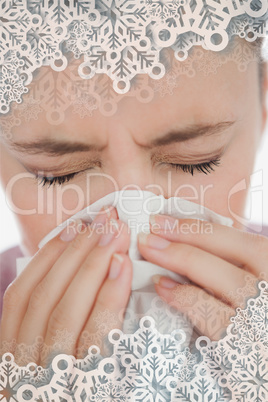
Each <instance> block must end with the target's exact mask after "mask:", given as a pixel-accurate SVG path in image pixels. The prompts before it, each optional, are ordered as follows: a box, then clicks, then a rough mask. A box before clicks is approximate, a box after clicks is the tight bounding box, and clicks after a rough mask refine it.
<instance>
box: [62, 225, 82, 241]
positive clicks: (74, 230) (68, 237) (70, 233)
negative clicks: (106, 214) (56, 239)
mask: <svg viewBox="0 0 268 402" xmlns="http://www.w3.org/2000/svg"><path fill="white" fill-rule="evenodd" d="M86 227H87V226H86V224H85V223H84V222H83V221H82V220H81V219H78V220H77V221H74V222H71V224H69V225H67V226H66V228H65V229H64V230H63V231H62V232H61V234H60V239H61V240H62V241H65V242H69V241H72V240H73V239H74V238H75V236H76V235H77V234H78V233H82V231H83V230H84V229H85V228H86Z"/></svg>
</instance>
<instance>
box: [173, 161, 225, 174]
mask: <svg viewBox="0 0 268 402" xmlns="http://www.w3.org/2000/svg"><path fill="white" fill-rule="evenodd" d="M219 164H220V158H216V159H213V160H211V161H209V162H204V163H198V164H195V165H181V164H177V163H167V165H168V166H171V167H172V168H174V169H175V170H176V172H177V171H178V170H179V169H180V170H182V171H183V172H185V173H191V175H192V176H193V175H194V171H198V172H202V173H205V174H208V173H211V172H214V167H217V166H219Z"/></svg>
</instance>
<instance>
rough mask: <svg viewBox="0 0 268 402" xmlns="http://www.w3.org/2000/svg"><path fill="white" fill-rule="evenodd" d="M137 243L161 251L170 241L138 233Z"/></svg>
mask: <svg viewBox="0 0 268 402" xmlns="http://www.w3.org/2000/svg"><path fill="white" fill-rule="evenodd" d="M139 242H140V243H141V244H143V245H144V246H147V247H151V248H155V249H158V250H162V249H164V248H167V247H168V246H169V245H170V241H168V240H166V239H163V238H162V237H159V236H155V235H153V234H146V233H144V232H141V233H139Z"/></svg>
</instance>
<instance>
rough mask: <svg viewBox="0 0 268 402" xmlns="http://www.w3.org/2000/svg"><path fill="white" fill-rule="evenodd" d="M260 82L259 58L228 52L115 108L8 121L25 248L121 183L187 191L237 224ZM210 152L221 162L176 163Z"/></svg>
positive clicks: (260, 108)
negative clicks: (143, 99)
mask: <svg viewBox="0 0 268 402" xmlns="http://www.w3.org/2000/svg"><path fill="white" fill-rule="evenodd" d="M58 74H62V73H58ZM37 79H38V78H37ZM259 91H260V88H259V77H258V64H257V62H251V63H250V64H249V66H248V69H247V71H246V72H239V71H238V68H237V65H236V64H235V63H233V62H228V63H226V64H224V65H223V66H222V67H221V68H219V69H218V71H217V74H212V75H208V76H205V75H204V74H203V73H202V72H196V75H195V76H194V77H193V78H189V77H187V76H185V75H183V76H181V77H180V79H179V81H178V87H177V88H176V89H174V91H173V94H172V95H166V96H165V97H160V96H155V97H154V99H153V100H152V101H151V102H149V103H147V104H144V103H140V102H139V101H138V100H136V99H135V98H130V97H127V96H125V98H124V99H123V100H121V102H120V103H119V107H118V112H117V113H116V114H115V115H114V116H112V117H104V116H103V115H102V114H101V113H100V112H98V111H96V112H94V113H93V116H92V117H87V118H84V119H81V118H80V117H77V115H75V114H72V113H69V114H67V115H66V118H65V120H64V122H63V123H62V124H60V125H59V126H55V125H50V124H49V123H48V121H47V120H46V118H45V117H44V116H42V115H40V117H39V118H38V120H37V121H35V120H30V121H29V122H28V123H27V124H25V125H23V126H21V127H19V128H18V127H17V128H16V129H14V130H13V131H14V133H13V135H12V138H10V139H2V158H1V179H2V183H3V186H4V187H5V188H6V190H7V196H8V198H9V202H10V204H11V206H12V207H13V209H15V213H16V217H17V219H18V223H19V226H20V229H21V233H22V240H23V243H22V244H23V247H24V251H25V253H28V254H33V253H34V252H36V251H37V249H38V243H39V242H40V240H41V239H42V238H43V237H44V236H45V235H46V234H47V233H48V232H49V231H50V230H51V229H53V228H54V227H55V226H57V225H58V224H60V223H61V222H62V221H64V220H65V219H67V218H68V217H69V216H71V215H73V214H74V213H76V212H78V211H79V210H81V209H82V208H84V207H86V206H87V205H89V204H91V203H93V202H94V201H95V200H97V199H99V198H101V197H103V196H104V195H106V194H108V193H109V192H112V191H116V190H122V189H126V188H127V189H131V188H140V189H142V190H148V191H152V192H154V193H156V194H163V195H164V196H165V197H171V196H179V197H183V198H186V199H189V200H191V201H193V202H196V203H198V204H202V205H205V206H206V207H208V208H210V209H212V210H214V211H215V212H217V213H220V214H222V215H225V216H229V217H231V218H232V219H233V220H234V227H237V228H242V225H241V220H242V219H243V212H244V206H245V201H246V195H247V189H245V190H240V191H239V190H238V189H237V190H236V189H235V186H236V184H237V183H239V182H240V181H241V180H243V179H245V180H246V186H247V187H248V185H249V178H250V174H251V173H252V169H253V166H254V160H255V155H256V150H257V148H258V145H259V141H260V138H261V133H262V132H263V129H264V124H265V120H266V112H265V105H264V102H263V104H262V103H261V101H260V92H259ZM29 95H31V94H29ZM27 96H28V95H27ZM190 137H191V138H190ZM213 160H214V161H215V160H216V162H215V163H216V164H218V166H216V165H213V164H212V165H211V166H212V167H213V168H214V171H211V170H210V169H209V168H208V170H209V173H207V174H205V173H203V172H202V171H198V170H194V172H193V175H192V174H191V173H190V172H189V171H187V170H188V169H187V168H185V169H184V170H186V171H183V170H182V169H181V168H180V167H178V168H176V166H174V165H176V164H179V165H189V164H190V165H196V164H200V163H206V162H210V161H213ZM217 160H218V162H217ZM29 172H30V173H29ZM78 172H80V173H78ZM72 173H78V174H77V175H75V176H74V177H73V178H71V179H70V180H69V181H68V182H67V181H66V182H65V183H64V184H62V185H59V184H57V183H56V184H55V185H51V186H50V187H48V185H45V186H42V184H44V183H41V184H40V180H39V181H38V180H36V178H35V174H39V175H40V176H42V175H44V176H48V177H49V178H51V177H52V176H54V177H56V176H65V175H69V174H72ZM48 180H49V179H48ZM238 217H241V219H239V218H238Z"/></svg>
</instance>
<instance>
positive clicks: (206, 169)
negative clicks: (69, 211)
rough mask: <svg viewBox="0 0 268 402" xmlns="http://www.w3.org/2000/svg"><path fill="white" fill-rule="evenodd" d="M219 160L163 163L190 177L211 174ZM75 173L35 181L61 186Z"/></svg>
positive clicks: (39, 178) (43, 184) (41, 183)
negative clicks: (195, 172)
mask: <svg viewBox="0 0 268 402" xmlns="http://www.w3.org/2000/svg"><path fill="white" fill-rule="evenodd" d="M219 163H220V159H219V158H218V159H214V160H211V161H209V162H204V163H198V164H196V165H181V164H177V163H165V165H168V166H171V167H172V168H174V169H176V172H177V171H178V170H179V169H180V170H182V171H183V172H185V173H191V175H192V176H193V175H194V171H195V170H197V171H198V172H203V173H205V174H208V173H211V172H212V171H214V168H213V166H219ZM78 173H79V172H77V173H70V174H67V175H65V176H57V177H46V176H42V177H40V176H37V175H36V179H37V180H39V183H38V184H39V185H41V186H42V187H45V186H48V187H50V186H52V185H56V184H58V185H60V186H62V185H63V184H64V183H67V182H68V181H70V180H71V179H73V178H74V177H75V176H76V175H77V174H78Z"/></svg>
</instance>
